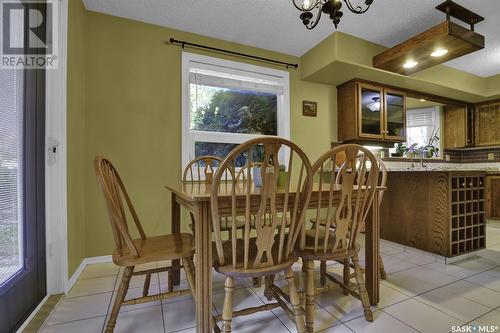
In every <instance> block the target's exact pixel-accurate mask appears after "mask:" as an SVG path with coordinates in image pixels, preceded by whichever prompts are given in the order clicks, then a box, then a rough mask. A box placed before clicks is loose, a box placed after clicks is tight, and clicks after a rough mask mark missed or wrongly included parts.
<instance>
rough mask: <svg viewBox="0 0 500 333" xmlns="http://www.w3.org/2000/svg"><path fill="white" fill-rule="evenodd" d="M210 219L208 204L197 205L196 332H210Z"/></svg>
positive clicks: (199, 203) (206, 202)
mask: <svg viewBox="0 0 500 333" xmlns="http://www.w3.org/2000/svg"><path fill="white" fill-rule="evenodd" d="M211 221H212V217H211V216H210V202H208V201H200V202H198V203H197V209H196V214H195V232H194V234H195V237H194V239H195V256H196V257H195V270H196V271H195V272H196V274H195V280H196V282H195V284H196V332H197V333H207V332H212V328H213V326H212V240H211V237H212V228H211V224H212V223H211Z"/></svg>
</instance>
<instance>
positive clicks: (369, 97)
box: [359, 84, 383, 139]
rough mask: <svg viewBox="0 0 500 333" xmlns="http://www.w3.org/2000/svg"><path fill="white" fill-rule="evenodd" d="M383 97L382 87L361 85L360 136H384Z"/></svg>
mask: <svg viewBox="0 0 500 333" xmlns="http://www.w3.org/2000/svg"><path fill="white" fill-rule="evenodd" d="M382 98H383V94H382V89H378V88H377V87H372V86H369V85H364V84H360V85H359V126H360V128H359V130H360V135H359V136H360V137H365V138H378V139H381V138H382V136H383V135H382V119H383V117H382V114H383V100H382Z"/></svg>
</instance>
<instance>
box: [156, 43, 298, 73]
mask: <svg viewBox="0 0 500 333" xmlns="http://www.w3.org/2000/svg"><path fill="white" fill-rule="evenodd" d="M165 43H168V42H165ZM170 44H180V45H181V46H182V48H184V47H185V46H191V47H195V48H199V49H205V50H210V51H215V52H221V53H227V54H231V55H235V56H239V57H245V58H250V59H256V60H260V61H265V62H270V63H274V64H279V65H282V66H286V68H289V67H293V68H298V67H299V65H298V64H291V63H288V62H283V61H279V60H274V59H269V58H263V57H258V56H254V55H251V54H245V53H240V52H234V51H229V50H224V49H218V48H216V47H211V46H206V45H200V44H194V43H189V42H186V41H182V40H176V39H173V38H170Z"/></svg>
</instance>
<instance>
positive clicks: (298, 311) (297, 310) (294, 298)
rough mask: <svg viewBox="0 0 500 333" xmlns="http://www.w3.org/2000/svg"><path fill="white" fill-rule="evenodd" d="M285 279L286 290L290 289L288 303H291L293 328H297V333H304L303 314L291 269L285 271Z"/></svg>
mask: <svg viewBox="0 0 500 333" xmlns="http://www.w3.org/2000/svg"><path fill="white" fill-rule="evenodd" d="M285 273H286V279H287V281H288V288H289V289H290V303H292V309H293V313H294V317H295V326H296V327H297V332H298V333H305V331H306V323H305V318H304V312H303V311H302V307H301V306H300V297H299V293H298V292H297V287H296V286H295V280H294V275H293V271H292V269H291V268H288V269H287V270H286V272H285Z"/></svg>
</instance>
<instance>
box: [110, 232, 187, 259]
mask: <svg viewBox="0 0 500 333" xmlns="http://www.w3.org/2000/svg"><path fill="white" fill-rule="evenodd" d="M133 242H134V244H135V247H136V248H137V250H138V251H139V254H140V256H139V257H138V258H137V257H134V255H133V254H132V253H131V252H130V251H129V249H128V247H126V246H125V247H124V248H123V249H122V253H121V254H120V253H118V251H116V250H115V251H114V252H113V262H114V263H115V264H116V265H119V266H134V265H138V264H145V263H149V262H154V261H160V260H174V259H181V258H190V257H192V256H193V255H194V241H193V236H192V235H191V234H186V233H181V234H170V235H163V236H155V237H148V238H146V239H134V240H133Z"/></svg>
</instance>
